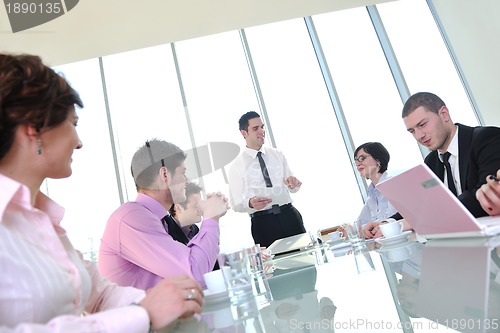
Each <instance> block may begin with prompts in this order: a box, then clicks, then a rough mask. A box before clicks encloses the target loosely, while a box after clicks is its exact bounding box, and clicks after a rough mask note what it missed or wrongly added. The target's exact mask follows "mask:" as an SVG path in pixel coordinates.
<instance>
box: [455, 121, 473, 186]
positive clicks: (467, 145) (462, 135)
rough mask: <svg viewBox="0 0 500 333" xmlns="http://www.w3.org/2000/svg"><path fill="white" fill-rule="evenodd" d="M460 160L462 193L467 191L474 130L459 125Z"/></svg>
mask: <svg viewBox="0 0 500 333" xmlns="http://www.w3.org/2000/svg"><path fill="white" fill-rule="evenodd" d="M457 126H458V155H459V156H460V157H459V159H458V164H459V166H458V167H459V170H460V187H461V188H462V192H464V191H465V189H466V182H467V172H468V171H469V156H470V150H471V145H472V134H473V133H474V128H473V127H469V126H464V125H461V124H458V123H457Z"/></svg>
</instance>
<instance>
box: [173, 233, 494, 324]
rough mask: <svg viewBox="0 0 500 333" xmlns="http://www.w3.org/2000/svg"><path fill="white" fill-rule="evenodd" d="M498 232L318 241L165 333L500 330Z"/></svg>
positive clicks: (280, 259) (282, 258)
mask: <svg viewBox="0 0 500 333" xmlns="http://www.w3.org/2000/svg"><path fill="white" fill-rule="evenodd" d="M499 255H500V236H497V237H493V238H474V239H466V240H458V239H450V240H430V241H428V242H427V243H425V244H421V243H419V242H416V241H415V237H414V235H410V237H409V240H408V241H406V240H405V241H404V242H401V243H397V244H385V245H383V246H382V245H381V244H379V243H376V242H368V243H367V244H366V247H363V248H361V249H357V250H353V248H352V247H350V246H349V245H348V244H337V245H334V246H331V245H329V244H327V243H324V244H322V245H321V246H320V247H317V248H312V249H309V250H306V251H301V252H298V253H291V254H288V255H283V256H280V257H275V258H273V260H272V262H271V263H269V264H272V267H273V269H274V271H273V272H272V276H271V275H268V277H267V279H266V280H267V282H268V284H269V289H270V292H269V293H268V294H266V295H265V297H263V296H258V297H255V298H252V300H251V301H248V302H247V304H242V305H241V306H234V305H231V302H230V301H229V299H213V300H210V299H209V300H207V301H206V302H205V304H204V306H203V313H202V314H201V315H200V316H198V317H193V318H190V319H187V320H180V321H177V322H176V323H174V324H173V325H171V326H170V327H168V328H167V329H166V330H165V332H268V333H271V332H500V259H499Z"/></svg>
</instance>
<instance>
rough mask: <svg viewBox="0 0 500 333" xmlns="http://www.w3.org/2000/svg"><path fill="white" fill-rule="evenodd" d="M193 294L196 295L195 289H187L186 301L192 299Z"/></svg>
mask: <svg viewBox="0 0 500 333" xmlns="http://www.w3.org/2000/svg"><path fill="white" fill-rule="evenodd" d="M194 296H196V290H194V289H191V290H189V291H188V294H187V300H188V301H190V300H192V299H193V298H194Z"/></svg>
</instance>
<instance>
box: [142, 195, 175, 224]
mask: <svg viewBox="0 0 500 333" xmlns="http://www.w3.org/2000/svg"><path fill="white" fill-rule="evenodd" d="M135 201H136V202H137V203H139V204H141V205H143V206H144V207H146V208H147V209H148V210H149V211H151V212H152V213H153V214H155V215H156V216H157V217H158V218H159V219H160V220H161V219H162V218H163V217H165V215H167V214H168V211H167V210H166V209H165V207H163V205H162V204H161V203H159V202H158V201H156V200H155V199H154V198H152V197H150V196H149V195H146V194H144V193H139V194H137V199H135Z"/></svg>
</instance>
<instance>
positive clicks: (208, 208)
mask: <svg viewBox="0 0 500 333" xmlns="http://www.w3.org/2000/svg"><path fill="white" fill-rule="evenodd" d="M198 208H199V209H200V210H201V214H202V215H203V218H204V219H208V218H211V219H214V220H216V221H217V222H218V221H219V218H221V217H222V216H224V215H226V212H227V210H228V209H229V204H228V202H227V198H226V197H225V196H224V194H222V193H221V192H217V193H210V194H207V199H206V200H200V201H198Z"/></svg>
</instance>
